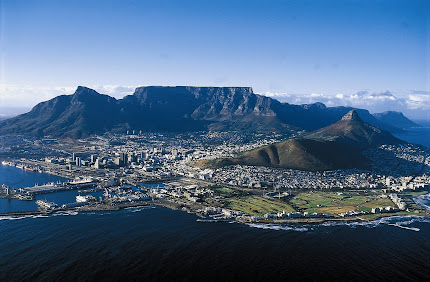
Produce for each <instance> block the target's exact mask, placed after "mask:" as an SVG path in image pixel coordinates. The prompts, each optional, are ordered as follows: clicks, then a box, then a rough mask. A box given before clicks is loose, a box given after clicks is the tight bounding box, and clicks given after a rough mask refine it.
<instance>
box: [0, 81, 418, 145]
mask: <svg viewBox="0 0 430 282" xmlns="http://www.w3.org/2000/svg"><path fill="white" fill-rule="evenodd" d="M352 109H353V108H351V107H326V106H325V105H324V104H322V103H315V104H306V105H292V104H288V103H281V102H279V101H277V100H275V99H272V98H269V97H266V96H262V95H258V94H254V93H253V91H252V89H251V88H250V87H191V86H176V87H162V86H148V87H138V88H137V89H136V90H135V92H134V94H133V95H128V96H125V97H124V98H123V99H119V100H117V99H115V98H112V97H110V96H107V95H103V94H99V93H97V92H96V91H94V90H92V89H89V88H86V87H82V86H79V87H78V88H77V90H76V91H75V93H74V94H73V95H62V96H58V97H55V98H53V99H51V100H49V101H46V102H42V103H39V104H38V105H36V106H35V107H34V108H33V109H32V110H31V111H30V112H28V113H26V114H22V115H19V116H16V117H13V118H10V119H7V120H4V121H1V122H0V134H29V135H37V136H47V135H49V136H52V137H61V138H83V137H87V136H90V135H92V134H102V133H105V132H109V131H110V132H117V133H118V132H121V133H125V132H126V131H127V130H136V131H140V130H142V131H172V132H175V131H190V130H219V131H222V130H249V131H256V132H273V131H277V132H281V131H291V130H294V131H296V130H303V129H304V130H307V131H311V130H316V129H319V128H322V127H324V126H327V125H329V124H331V123H333V122H335V121H337V120H339V119H340V118H341V117H342V116H343V115H345V114H346V113H347V112H349V111H350V110H352ZM356 111H357V112H358V113H359V115H360V117H361V118H362V119H363V120H364V121H366V122H367V123H369V124H372V125H374V126H377V127H379V128H381V129H384V130H387V131H391V132H396V131H401V127H403V126H405V127H408V126H413V125H412V124H413V123H412V122H411V121H410V120H408V119H407V118H406V117H404V116H403V115H402V114H401V113H394V112H389V113H382V114H378V115H375V116H374V115H371V114H370V113H369V112H368V111H367V110H363V109H356ZM392 121H394V122H392ZM399 126H400V127H399Z"/></svg>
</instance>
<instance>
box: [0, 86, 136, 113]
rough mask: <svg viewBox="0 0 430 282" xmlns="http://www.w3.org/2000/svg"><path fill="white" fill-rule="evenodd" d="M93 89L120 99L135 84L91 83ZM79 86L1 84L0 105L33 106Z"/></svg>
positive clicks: (71, 92)
mask: <svg viewBox="0 0 430 282" xmlns="http://www.w3.org/2000/svg"><path fill="white" fill-rule="evenodd" d="M87 87H89V88H91V89H94V90H96V91H97V92H99V93H101V94H106V95H109V96H112V97H114V98H117V99H120V98H122V97H124V96H126V95H130V94H133V92H134V90H135V88H136V87H135V86H122V85H89V86H87ZM76 88H77V86H52V87H50V86H30V85H26V86H21V85H5V84H3V85H1V86H0V107H33V106H35V105H36V104H38V103H40V102H43V101H47V100H50V99H52V98H54V97H56V96H59V95H65V94H66V95H67V94H73V93H74V92H75V90H76Z"/></svg>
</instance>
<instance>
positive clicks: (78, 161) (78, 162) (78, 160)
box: [76, 157, 81, 166]
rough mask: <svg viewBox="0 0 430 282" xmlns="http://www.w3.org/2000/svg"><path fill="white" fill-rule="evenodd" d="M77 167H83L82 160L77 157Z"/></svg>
mask: <svg viewBox="0 0 430 282" xmlns="http://www.w3.org/2000/svg"><path fill="white" fill-rule="evenodd" d="M76 166H81V158H80V157H76Z"/></svg>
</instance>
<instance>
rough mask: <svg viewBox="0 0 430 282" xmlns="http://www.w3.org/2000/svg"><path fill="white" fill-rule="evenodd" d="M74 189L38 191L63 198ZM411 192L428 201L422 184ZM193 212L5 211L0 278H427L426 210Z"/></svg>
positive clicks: (429, 226)
mask: <svg viewBox="0 0 430 282" xmlns="http://www.w3.org/2000/svg"><path fill="white" fill-rule="evenodd" d="M0 169H2V168H1V167H0ZM3 169H4V167H3ZM3 171H4V170H0V177H2V178H1V179H3V180H2V181H4V182H3V183H5V184H8V182H7V181H14V182H17V181H21V183H24V184H22V185H26V186H28V185H29V183H32V181H37V182H35V183H39V184H41V183H43V181H42V180H43V179H45V177H47V176H46V175H43V174H38V173H31V172H27V173H24V174H22V171H21V170H20V169H16V168H15V169H12V170H11V169H8V170H7V171H8V173H9V174H8V176H7V177H5V175H4V174H3ZM15 172H16V174H14V173H15ZM27 175H30V176H29V178H31V179H32V180H31V181H30V182H27V181H29V180H28V179H27ZM19 177H21V178H23V179H21V180H18V178H19ZM39 177H40V178H39ZM8 179H9V180H8ZM49 181H54V180H51V179H50V180H48V181H47V182H49ZM1 183H2V182H0V184H1ZM9 185H10V184H9ZM17 185H18V186H15V187H16V188H18V187H19V184H17ZM77 193H78V192H77V191H66V192H60V193H56V194H44V195H38V196H37V197H44V198H46V199H48V200H53V201H55V202H57V203H59V204H61V203H66V202H72V201H73V200H74V197H75V195H76V194H77ZM0 200H4V199H0ZM6 201H8V200H6ZM9 201H18V200H9ZM418 201H421V204H423V205H427V206H428V207H430V198H429V196H428V194H427V195H423V196H420V197H419V199H418ZM18 202H19V203H21V204H29V203H31V202H24V201H18ZM9 203H10V202H9ZM19 203H16V205H19ZM3 205H4V202H1V201H0V208H1V209H3ZM8 208H10V206H9V207H6V208H5V209H6V210H7V209H8ZM21 208H22V207H21ZM197 219H198V217H197V216H195V215H192V214H187V213H186V212H183V211H175V210H169V209H166V208H160V207H139V208H130V209H125V210H121V211H114V212H92V213H76V212H58V213H54V214H52V215H49V216H45V215H37V216H18V217H11V216H3V217H0V281H54V280H55V281H60V280H65V281H93V280H95V281H127V280H128V281H130V280H131V281H238V280H239V281H242V280H246V281H273V280H274V281H285V280H342V281H345V280H360V281H363V280H395V281H399V280H428V279H430V236H429V235H430V219H429V218H420V217H412V216H403V217H391V218H383V219H380V220H375V221H372V222H327V223H322V224H275V225H270V224H239V223H233V222H231V223H229V222H218V223H208V222H199V221H197ZM390 224H392V225H390ZM393 224H394V225H398V226H393ZM399 226H400V227H399ZM402 227H407V228H418V229H419V231H414V230H412V229H405V228H402ZM415 230H417V229H415Z"/></svg>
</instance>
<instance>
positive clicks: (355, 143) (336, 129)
mask: <svg viewBox="0 0 430 282" xmlns="http://www.w3.org/2000/svg"><path fill="white" fill-rule="evenodd" d="M403 143H406V142H405V141H403V140H400V139H398V138H396V137H394V136H393V135H391V134H390V133H389V132H386V131H383V130H381V129H379V128H377V127H374V126H372V125H370V124H368V123H366V122H364V121H363V120H362V119H361V118H360V117H359V115H358V114H357V112H356V111H355V110H351V111H350V112H348V113H347V114H346V115H344V116H343V117H342V118H341V119H340V120H339V121H337V122H336V123H334V124H331V125H329V126H327V127H324V128H322V129H319V130H317V131H315V132H312V133H310V134H307V135H304V136H303V137H299V138H293V139H288V140H285V141H282V142H279V143H276V144H271V145H268V146H263V147H261V148H257V149H254V150H251V151H248V152H245V153H244V154H242V155H241V156H238V157H235V158H223V159H217V160H211V161H208V162H207V163H206V164H205V165H206V166H208V167H212V168H218V167H222V166H226V165H236V164H240V165H255V166H269V167H280V168H289V169H298V170H306V171H323V170H333V169H347V168H362V169H365V168H367V167H368V165H369V164H368V160H367V159H366V158H365V157H364V156H363V155H362V154H361V152H362V151H363V150H365V149H367V148H370V147H375V146H379V145H382V144H403Z"/></svg>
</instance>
